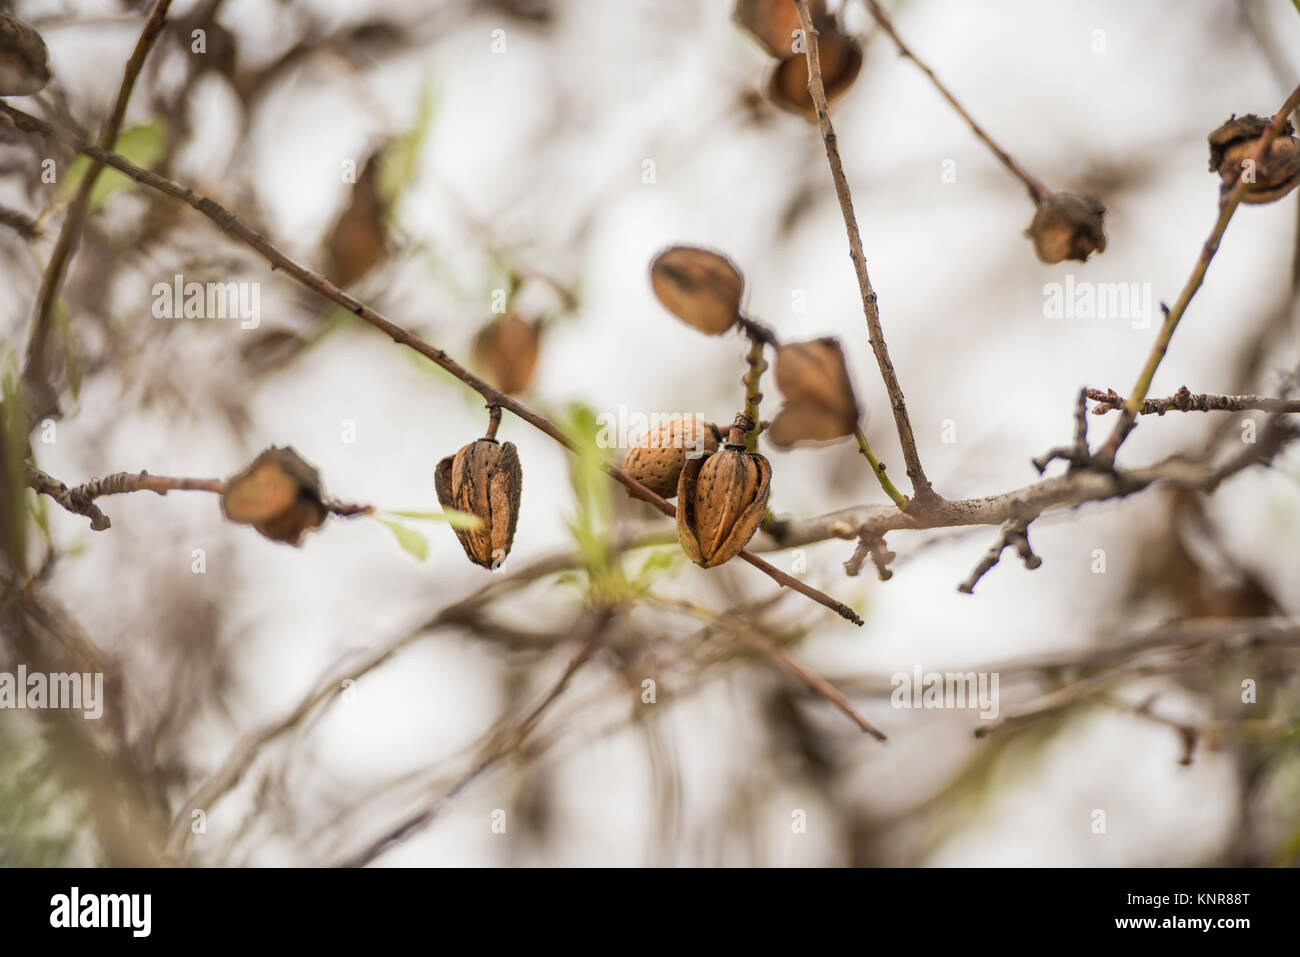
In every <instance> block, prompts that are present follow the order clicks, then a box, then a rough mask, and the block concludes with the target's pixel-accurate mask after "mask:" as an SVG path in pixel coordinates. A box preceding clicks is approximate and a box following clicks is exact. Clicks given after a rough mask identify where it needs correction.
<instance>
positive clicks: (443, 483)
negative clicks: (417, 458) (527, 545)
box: [433, 439, 523, 569]
mask: <svg viewBox="0 0 1300 957" xmlns="http://www.w3.org/2000/svg"><path fill="white" fill-rule="evenodd" d="M522 484H523V470H522V469H521V468H520V466H519V452H518V450H517V449H516V448H515V446H514V443H513V442H506V443H504V444H502V443H498V442H497V441H496V440H495V439H478V440H477V441H474V442H471V443H470V444H469V445H467V446H465V447H464V448H462V449H461V450H460V451H459V452H457V453H456V454H455V455H454V456H452V455H449V456H447V457H446V458H445V459H443V460H442V461H441V462H439V463H438V467H437V468H436V469H435V470H434V473H433V486H434V489H435V490H436V491H437V493H438V501H439V502H440V503H441V504H442V507H443V508H454V509H456V510H457V511H461V512H465V513H467V514H469V515H473V516H474V517H475V518H477V519H478V520H479V524H478V527H477V528H457V527H455V526H453V530H454V531H455V532H456V537H457V538H458V539H460V545H461V548H463V549H465V554H466V555H467V556H469V560H470V561H472V562H473V563H474V564H476V565H482V566H483V567H484V568H489V569H490V568H493V567H498V566H500V564H501V561H502V560H503V559H504V558H505V557H506V556H507V555H509V554H510V547H511V546H512V545H513V544H514V540H515V526H516V525H517V524H518V522H519V496H520V489H521V486H522Z"/></svg>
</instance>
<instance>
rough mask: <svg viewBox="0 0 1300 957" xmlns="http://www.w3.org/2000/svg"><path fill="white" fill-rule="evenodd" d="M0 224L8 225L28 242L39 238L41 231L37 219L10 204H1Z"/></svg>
mask: <svg viewBox="0 0 1300 957" xmlns="http://www.w3.org/2000/svg"><path fill="white" fill-rule="evenodd" d="M0 226H7V227H8V228H9V229H12V230H13V231H14V232H16V233H17V234H18V235H19V236H21V237H22V238H23V239H26V240H27V241H28V242H30V241H31V240H33V239H35V238H37V237H38V236H39V235H40V232H41V230H40V227H39V226H38V225H37V224H36V220H34V219H32V218H31V217H30V216H28V215H27V214H26V213H20V212H18V210H16V209H10V208H9V207H8V206H0Z"/></svg>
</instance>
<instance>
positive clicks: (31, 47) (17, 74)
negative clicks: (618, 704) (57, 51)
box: [0, 13, 50, 96]
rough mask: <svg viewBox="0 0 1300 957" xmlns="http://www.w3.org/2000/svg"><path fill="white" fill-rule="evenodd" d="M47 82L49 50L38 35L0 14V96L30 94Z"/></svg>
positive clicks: (16, 21) (38, 90)
mask: <svg viewBox="0 0 1300 957" xmlns="http://www.w3.org/2000/svg"><path fill="white" fill-rule="evenodd" d="M49 82H50V67H49V52H48V51H47V50H46V49H45V41H44V40H42V39H41V35H40V34H39V33H37V32H36V31H35V30H33V29H32V28H31V27H29V26H28V25H27V24H25V23H23V22H22V21H21V20H16V19H14V18H13V17H11V16H10V15H9V14H7V13H0V96H31V95H32V94H33V93H39V92H40V91H41V90H43V89H45V84H46V83H49Z"/></svg>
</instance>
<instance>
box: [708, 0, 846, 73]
mask: <svg viewBox="0 0 1300 957" xmlns="http://www.w3.org/2000/svg"><path fill="white" fill-rule="evenodd" d="M808 13H809V15H810V16H811V17H812V22H813V25H814V26H816V27H817V28H818V29H819V30H824V29H826V28H827V25H828V24H829V23H830V18H829V17H828V16H827V15H826V2H825V0H809V2H808ZM731 18H732V20H734V21H735V22H736V24H737V25H738V26H740V27H741V28H742V29H743V30H746V31H747V32H749V34H750V35H752V36H753V37H754V39H755V40H757V41H758V42H759V44H760V45H761V46H762V47H763V49H764V50H766V51H767V52H768V53H770V54H772V56H774V57H777V58H778V59H779V58H781V57H787V56H789V55H790V54H792V53H794V52H795V51H794V35H795V32H796V31H797V30H798V29H799V11H798V9H797V8H796V7H795V5H794V3H793V2H791V0H736V9H735V12H734V13H733V14H732V17H731Z"/></svg>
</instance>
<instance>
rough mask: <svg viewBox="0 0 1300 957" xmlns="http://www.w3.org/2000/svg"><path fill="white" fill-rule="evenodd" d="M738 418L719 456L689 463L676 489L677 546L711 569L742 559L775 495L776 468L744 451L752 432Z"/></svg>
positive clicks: (744, 420) (742, 417)
mask: <svg viewBox="0 0 1300 957" xmlns="http://www.w3.org/2000/svg"><path fill="white" fill-rule="evenodd" d="M753 425H754V424H753V422H752V421H750V420H749V419H748V418H747V417H746V416H745V415H743V414H742V415H738V416H736V421H735V423H734V424H733V425H732V427H731V432H730V434H729V435H728V437H727V444H726V445H725V446H724V447H723V448H722V449H720V450H719V451H717V452H713V453H710V454H708V455H704V456H701V457H700V458H696V459H688V460H687V462H686V466H685V467H684V468H683V469H682V474H681V478H680V479H679V480H678V483H677V540H678V541H679V542H680V543H681V546H682V551H684V552H686V555H687V557H688V558H690V560H691V561H693V562H695V564H697V565H701V566H703V567H704V568H713V567H715V566H717V565H721V564H722V563H723V562H726V561H729V560H731V559H732V558H735V557H736V556H737V555H738V554H740V551H741V549H743V548H744V547H745V545H746V544H747V543H748V542H749V540H750V539H751V538H753V537H754V533H755V532H756V531H758V526H759V523H760V522H762V520H763V513H764V512H765V511H766V509H767V500H768V498H769V497H770V496H771V494H772V466H771V464H770V463H769V462H768V461H767V459H766V458H764V457H763V456H762V455H760V454H758V453H757V452H748V451H746V450H745V433H746V432H748V431H749V430H750V429H752V428H753Z"/></svg>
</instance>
